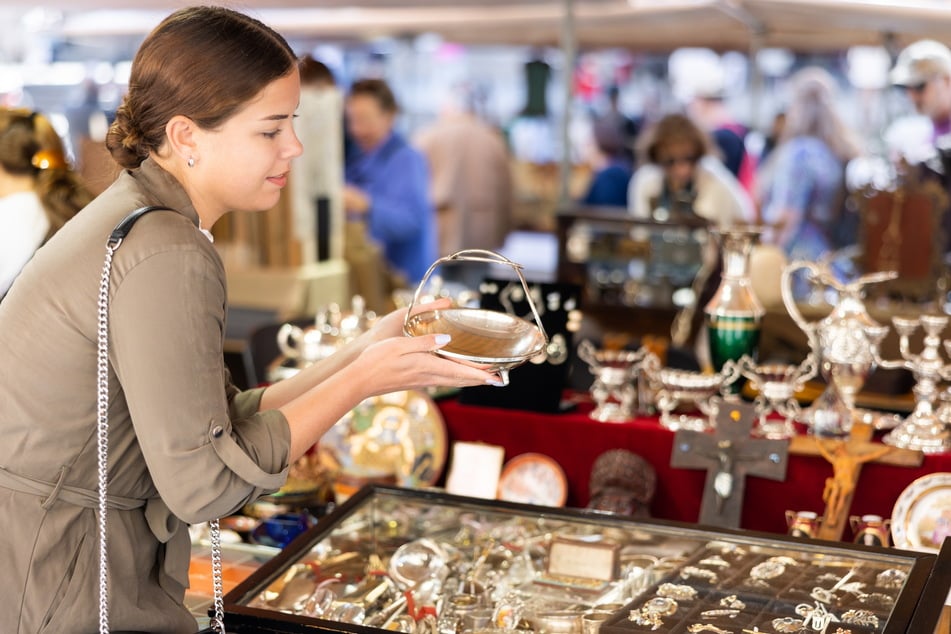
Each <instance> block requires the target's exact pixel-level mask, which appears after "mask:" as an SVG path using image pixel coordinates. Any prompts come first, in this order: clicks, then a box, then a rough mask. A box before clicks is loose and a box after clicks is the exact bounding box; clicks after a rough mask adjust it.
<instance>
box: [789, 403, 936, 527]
mask: <svg viewBox="0 0 951 634" xmlns="http://www.w3.org/2000/svg"><path fill="white" fill-rule="evenodd" d="M873 431H874V430H873V429H872V426H871V425H869V424H868V423H864V422H861V421H855V422H853V423H852V431H851V433H850V434H849V438H848V439H847V440H833V439H826V438H817V437H815V436H796V437H795V438H793V439H792V442H791V444H790V446H789V453H791V454H795V455H799V456H822V457H823V458H825V459H826V460H827V461H829V462H830V463H831V464H832V477H830V478H826V484H825V489H824V490H823V492H822V501H823V502H825V503H826V510H825V515H824V517H823V519H822V523H821V524H820V525H819V531H818V533H817V534H816V537H817V538H818V539H831V540H833V541H838V540H840V539H842V533H843V531H844V530H845V525H846V523H847V521H848V518H849V508H851V506H852V497H853V495H854V494H855V487H856V486H857V485H858V482H859V475H860V474H861V471H862V465H863V464H865V463H866V462H877V463H880V464H890V465H899V466H902V467H919V466H921V462H922V460H923V459H924V455H923V454H922V453H921V452H920V451H913V450H911V449H899V448H897V447H891V446H889V445H884V444H882V443H878V442H872V434H873Z"/></svg>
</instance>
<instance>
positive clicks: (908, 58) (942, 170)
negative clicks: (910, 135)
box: [890, 40, 951, 253]
mask: <svg viewBox="0 0 951 634" xmlns="http://www.w3.org/2000/svg"><path fill="white" fill-rule="evenodd" d="M890 79H891V81H892V83H893V84H894V85H896V86H900V87H902V88H904V90H905V94H906V95H908V98H909V99H910V100H911V102H912V104H914V106H915V110H916V111H917V112H918V113H919V114H922V115H925V116H926V117H928V119H929V120H930V121H931V126H932V129H931V145H932V148H930V150H931V151H930V154H931V155H934V154H937V155H938V159H939V160H938V161H936V163H937V165H935V166H932V163H935V161H929V160H923V161H921V162H920V166H921V173H922V174H923V176H924V177H925V178H929V179H936V180H937V181H939V182H940V183H941V184H942V185H943V186H944V188H945V191H947V192H948V193H949V194H951V173H948V171H949V170H948V167H947V166H948V165H951V159H949V157H951V49H948V47H947V46H945V45H944V44H942V43H940V42H936V41H934V40H919V41H917V42H914V43H912V44H910V45H908V46H907V47H906V48H905V49H904V50H903V51H902V52H901V53H899V54H898V58H897V59H896V60H895V66H894V68H892V70H891V73H890ZM904 158H905V159H906V160H907V159H911V158H913V157H909V156H907V155H906V156H905V157H904ZM941 228H942V231H943V232H944V236H945V244H944V251H945V253H951V206H945V208H944V209H943V210H942V217H941Z"/></svg>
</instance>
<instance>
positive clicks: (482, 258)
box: [404, 249, 548, 346]
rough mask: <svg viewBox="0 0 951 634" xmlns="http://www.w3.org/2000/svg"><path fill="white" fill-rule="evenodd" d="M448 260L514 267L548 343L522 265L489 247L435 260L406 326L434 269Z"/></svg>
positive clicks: (418, 289)
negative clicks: (490, 249)
mask: <svg viewBox="0 0 951 634" xmlns="http://www.w3.org/2000/svg"><path fill="white" fill-rule="evenodd" d="M447 262H488V263H489V264H505V265H507V266H510V267H512V270H514V271H515V274H516V275H518V279H519V281H520V282H521V283H522V288H523V289H524V290H525V298H526V299H527V300H528V306H529V308H531V309H532V316H533V317H534V318H535V323H536V324H537V325H538V330H539V332H541V333H542V338H543V339H544V341H545V345H546V346H547V345H548V334H547V333H546V332H545V327H544V326H543V325H542V319H541V317H540V316H539V314H538V309H537V308H535V300H533V299H532V293H531V291H530V290H529V288H528V282H526V281H525V276H524V275H523V274H522V265H521V264H519V263H518V262H513V261H512V260H510V259H508V258H507V257H505V256H504V255H502V254H501V253H496V252H495V251H489V250H487V249H463V250H462V251H456V252H455V253H453V254H452V255H447V256H445V257H441V258H439V259H438V260H436V261H435V262H433V263H432V265H430V267H429V269H428V270H427V271H426V274H425V275H423V279H422V280H420V282H419V286H417V287H416V292H415V293H413V298H412V299H411V300H410V302H409V307H407V309H406V318H405V320H404V326H405V325H406V323H408V322H409V318H410V316H411V315H412V314H413V308H414V307H415V306H416V304H417V303H418V302H419V297H420V294H421V293H422V292H423V289H424V288H425V287H426V282H428V281H429V278H430V277H431V276H432V274H433V271H435V270H436V269H437V268H439V266H440V265H441V264H445V263H447Z"/></svg>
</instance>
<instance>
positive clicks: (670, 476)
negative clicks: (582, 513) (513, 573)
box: [438, 399, 951, 539]
mask: <svg viewBox="0 0 951 634" xmlns="http://www.w3.org/2000/svg"><path fill="white" fill-rule="evenodd" d="M438 405H439V409H440V411H441V412H442V414H443V417H444V418H445V421H446V427H447V429H448V434H449V441H450V446H451V443H452V442H454V441H457V440H461V441H481V442H485V443H489V444H493V445H500V446H502V447H504V448H505V458H506V460H508V459H511V458H513V457H515V456H517V455H519V454H522V453H527V452H538V453H542V454H545V455H547V456H550V457H552V458H554V459H555V460H556V461H557V462H558V463H559V464H560V465H561V467H562V469H564V472H565V475H566V477H567V479H568V483H569V493H568V502H567V505H568V506H574V507H583V506H585V505H586V504H587V502H588V494H589V491H588V479H589V476H590V474H591V465H592V464H593V463H594V461H595V459H596V458H597V457H598V456H599V455H601V454H602V453H603V452H605V451H607V450H609V449H616V448H622V449H627V450H629V451H632V452H634V453H636V454H638V455H640V456H641V457H643V458H644V459H645V460H647V461H648V462H650V463H651V464H652V465H653V467H654V469H655V470H656V471H657V493H656V495H655V496H654V501H653V504H652V505H651V516H652V517H655V518H660V519H669V520H678V521H685V522H696V521H697V517H698V515H699V511H700V500H701V498H702V496H703V485H704V481H705V479H706V471H703V470H693V469H674V468H671V467H670V456H671V449H672V446H673V438H674V434H673V432H670V431H668V430H666V429H664V428H663V427H661V426H660V424H659V422H658V420H657V418H654V417H650V418H637V419H635V420H633V421H630V422H624V423H602V422H598V421H595V420H593V419H591V418H590V417H589V416H588V412H589V411H591V406H590V405H589V404H585V403H582V404H581V405H579V406H578V407H577V408H576V409H575V410H574V411H570V412H567V413H561V414H543V413H537V412H530V411H522V410H514V409H498V408H492V407H480V406H473V405H463V404H460V403H459V402H458V401H457V400H455V399H443V400H441V401H439V402H438ZM937 471H951V454H940V455H931V456H925V458H924V462H923V463H922V465H921V467H917V468H908V467H896V466H890V465H882V464H865V465H864V466H863V468H862V472H861V475H860V479H859V484H858V488H857V489H856V492H855V497H854V499H853V502H852V507H851V510H850V514H851V515H866V514H874V515H880V516H882V517H885V518H888V517H890V516H891V514H892V507H893V506H894V504H895V500H897V499H898V496H899V495H900V494H901V492H902V491H903V490H904V489H905V487H906V486H908V484H910V483H911V482H912V481H914V480H915V479H916V478H918V477H920V476H923V475H925V474H928V473H934V472H937ZM831 475H832V465H831V464H830V463H828V462H826V461H825V460H824V459H823V458H821V457H811V456H790V459H789V466H788V469H787V472H786V479H785V480H784V481H782V482H777V481H774V480H766V479H764V478H758V477H754V476H751V477H748V478H747V481H746V494H745V500H744V504H743V514H742V518H741V527H742V528H745V529H750V530H760V531H767V532H773V533H785V532H786V530H787V526H786V517H785V513H786V511H787V510H792V511H815V512H816V513H817V514H819V515H822V513H823V510H824V507H825V505H824V503H823V501H822V491H823V488H824V486H825V480H826V478H828V477H830V476H831ZM843 538H844V539H850V538H851V533H850V530H849V529H848V528H846V533H845V535H844V536H843Z"/></svg>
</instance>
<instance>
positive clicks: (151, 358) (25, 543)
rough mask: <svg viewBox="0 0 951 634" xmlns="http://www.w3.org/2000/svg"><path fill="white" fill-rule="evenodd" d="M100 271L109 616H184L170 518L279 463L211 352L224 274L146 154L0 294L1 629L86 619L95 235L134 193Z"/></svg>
mask: <svg viewBox="0 0 951 634" xmlns="http://www.w3.org/2000/svg"><path fill="white" fill-rule="evenodd" d="M145 205H163V206H167V207H171V208H172V209H173V210H174V211H155V212H152V213H148V214H146V215H145V216H143V217H142V218H140V219H139V221H138V222H137V223H136V225H135V226H134V228H133V229H132V231H131V232H130V233H129V235H128V236H127V237H126V238H125V240H124V241H123V242H122V244H121V245H120V246H119V248H118V249H117V251H116V253H115V257H114V259H113V269H112V277H111V283H110V286H109V301H110V310H109V315H110V324H109V336H110V342H109V393H108V401H109V410H108V411H109V416H108V419H109V437H108V438H109V461H108V465H109V466H108V473H109V475H108V492H109V495H110V504H109V507H110V511H109V512H108V514H107V518H108V540H109V543H108V551H107V552H108V565H109V580H110V593H109V599H110V601H109V603H110V629H111V630H112V631H142V632H175V633H181V632H188V631H192V630H195V629H197V628H196V624H195V620H194V619H193V618H192V616H191V615H190V614H189V613H188V611H187V610H186V609H185V607H184V605H183V599H184V592H185V587H186V586H187V571H188V560H189V556H190V547H189V546H190V545H189V539H188V531H187V530H186V528H187V526H186V523H198V522H204V521H207V520H210V519H213V518H216V517H221V516H225V515H228V514H230V513H233V512H234V511H236V510H237V509H240V508H241V507H242V506H243V505H244V504H246V503H247V502H249V501H251V500H254V499H255V498H256V497H258V496H260V495H262V494H264V493H266V492H271V491H274V490H276V489H278V488H280V486H281V485H282V484H283V483H284V480H285V478H286V474H287V466H288V464H287V462H288V452H289V447H290V431H289V428H288V425H287V421H286V420H285V418H284V416H283V415H282V414H281V413H280V412H278V411H265V412H258V405H259V402H260V398H261V390H252V391H249V392H244V393H239V392H238V390H237V389H236V388H235V387H234V386H233V385H232V384H231V381H230V376H229V375H228V372H227V370H226V368H225V366H224V361H223V341H224V332H225V307H226V305H227V294H226V284H225V273H224V267H223V265H222V262H221V260H220V258H219V256H218V253H217V252H216V250H215V248H214V245H213V244H212V243H211V242H210V240H209V239H208V237H206V235H204V234H203V232H202V231H201V230H200V229H199V221H198V215H197V213H196V212H195V210H194V207H193V206H192V204H191V202H190V201H189V199H188V197H187V195H186V194H185V191H184V190H183V189H182V188H181V187H180V185H179V184H178V182H177V181H176V180H175V179H174V178H173V177H172V176H171V175H170V174H168V173H167V172H165V171H164V170H162V169H161V168H160V167H159V166H158V165H157V164H155V163H154V162H152V161H151V160H146V161H145V162H144V163H143V165H142V167H141V168H139V169H137V170H133V171H128V172H124V173H123V174H121V175H120V176H119V177H118V178H117V180H116V182H115V183H114V184H113V185H112V186H111V187H110V188H109V189H108V190H107V191H106V192H104V193H103V194H102V195H101V196H99V197H98V198H97V199H96V200H95V201H93V202H92V203H91V204H90V205H89V206H88V207H87V208H85V209H84V210H83V211H81V212H80V213H79V214H78V215H77V216H76V217H75V218H74V219H72V220H71V221H70V222H68V223H67V225H66V226H65V227H64V228H63V229H62V230H60V231H59V232H58V233H57V234H56V235H55V236H54V237H53V239H52V240H50V241H49V242H48V243H47V244H46V245H45V246H43V247H42V248H41V249H40V250H39V251H37V253H36V255H35V256H34V257H33V259H32V260H31V261H30V262H29V263H28V264H27V266H26V267H25V268H24V270H23V272H22V273H21V275H20V277H19V278H18V279H17V280H16V282H15V283H14V285H13V287H12V288H11V290H10V293H9V294H8V295H7V296H6V298H5V299H4V300H3V302H0V351H2V353H0V438H3V442H2V443H0V534H2V535H3V536H4V538H3V539H2V540H0V566H2V568H3V577H4V579H5V580H6V582H7V583H6V584H5V587H6V588H7V589H6V591H4V592H2V593H0V631H2V632H6V633H11V634H12V633H26V632H29V633H32V632H57V633H61V632H71V633H78V632H98V596H99V584H98V541H97V540H98V528H97V513H96V510H95V509H96V503H95V496H96V489H97V460H96V446H97V443H96V395H97V385H96V350H97V343H96V341H97V300H98V289H99V281H100V278H101V275H102V269H103V259H104V256H105V253H106V248H105V247H106V238H107V237H108V236H109V234H110V233H111V231H112V229H113V228H114V227H115V226H116V225H117V224H118V223H119V221H120V220H122V218H124V217H125V216H126V215H127V214H128V213H129V212H131V211H132V210H133V209H136V208H138V207H141V206H145Z"/></svg>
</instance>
